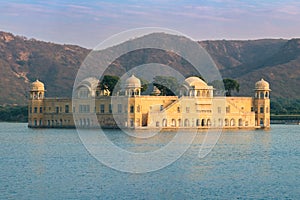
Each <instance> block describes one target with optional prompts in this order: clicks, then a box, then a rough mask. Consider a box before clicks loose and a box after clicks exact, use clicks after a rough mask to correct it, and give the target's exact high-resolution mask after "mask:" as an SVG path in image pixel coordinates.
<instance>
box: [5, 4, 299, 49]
mask: <svg viewBox="0 0 300 200" xmlns="http://www.w3.org/2000/svg"><path fill="white" fill-rule="evenodd" d="M142 27H162V28H168V29H173V30H176V31H179V32H182V33H183V34H185V35H188V36H190V37H191V38H193V39H195V40H220V39H228V40H233V39H237V40H241V39H242V40H247V39H262V38H285V39H290V38H299V37H300V1H298V0H244V1H237V0H210V1H206V0H123V1H121V0H110V1H108V0H106V1H98V0H90V1H83V0H69V1H66V0H53V1H42V0H10V1H9V0H5V1H4V0H0V30H1V31H7V32H11V33H13V34H16V35H22V36H26V37H27V38H35V39H38V40H44V41H50V42H55V43H60V44H76V45H80V46H83V47H87V48H94V47H96V46H97V45H98V44H99V43H101V42H102V41H104V40H105V39H107V38H109V37H110V36H112V35H114V34H118V33H120V32H122V31H126V30H129V29H134V28H142Z"/></svg>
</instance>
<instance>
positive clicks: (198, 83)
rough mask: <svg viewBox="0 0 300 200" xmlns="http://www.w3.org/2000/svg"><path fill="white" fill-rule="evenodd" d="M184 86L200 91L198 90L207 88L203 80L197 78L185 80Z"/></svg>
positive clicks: (192, 77)
mask: <svg viewBox="0 0 300 200" xmlns="http://www.w3.org/2000/svg"><path fill="white" fill-rule="evenodd" d="M184 84H185V85H187V86H189V87H195V89H200V88H207V87H209V86H208V85H207V83H205V82H204V81H203V80H201V79H200V78H198V77H195V76H191V77H189V78H187V79H185V83H184Z"/></svg>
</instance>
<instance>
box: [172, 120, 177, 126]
mask: <svg viewBox="0 0 300 200" xmlns="http://www.w3.org/2000/svg"><path fill="white" fill-rule="evenodd" d="M171 126H173V127H176V120H175V119H172V124H171Z"/></svg>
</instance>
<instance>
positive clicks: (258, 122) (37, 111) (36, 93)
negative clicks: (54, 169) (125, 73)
mask: <svg viewBox="0 0 300 200" xmlns="http://www.w3.org/2000/svg"><path fill="white" fill-rule="evenodd" d="M98 82H99V81H98V80H97V79H96V78H87V79H85V80H84V81H82V82H81V84H79V86H78V87H77V88H76V89H75V93H76V94H75V95H73V100H72V99H71V98H45V88H44V84H43V83H42V82H40V81H38V80H37V81H35V82H33V83H32V84H31V89H30V99H29V104H28V108H29V109H28V110H29V111H28V112H29V118H28V126H29V127H32V128H72V127H75V125H76V126H77V127H82V128H93V127H97V126H99V125H100V126H101V127H104V128H117V127H125V128H134V129H139V128H140V129H143V128H144V129H148V128H149V129H151V128H199V129H200V128H210V127H212V128H213V127H222V128H230V129H231V128H242V129H243V128H253V129H255V128H269V127H270V99H269V94H270V88H269V84H268V82H266V81H264V80H263V79H262V80H260V81H258V82H256V83H255V88H254V92H253V93H254V95H253V97H219V96H214V92H213V90H214V88H213V87H212V86H209V85H208V84H207V83H205V82H204V81H203V80H201V79H200V78H198V77H189V78H187V79H185V81H184V84H183V85H182V88H181V89H180V95H178V96H161V95H160V91H159V90H158V89H157V88H154V90H153V93H152V94H151V95H142V94H141V81H140V79H138V78H137V77H135V76H134V75H132V76H131V77H129V78H128V79H127V80H126V81H125V82H124V83H123V86H122V92H120V93H118V95H110V91H108V90H100V89H99V87H97V85H98ZM93 116H94V117H93ZM95 116H96V118H95Z"/></svg>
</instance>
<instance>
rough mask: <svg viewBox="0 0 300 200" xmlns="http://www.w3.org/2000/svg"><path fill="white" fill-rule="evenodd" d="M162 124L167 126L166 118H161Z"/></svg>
mask: <svg viewBox="0 0 300 200" xmlns="http://www.w3.org/2000/svg"><path fill="white" fill-rule="evenodd" d="M162 126H163V127H167V119H163V121H162Z"/></svg>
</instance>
